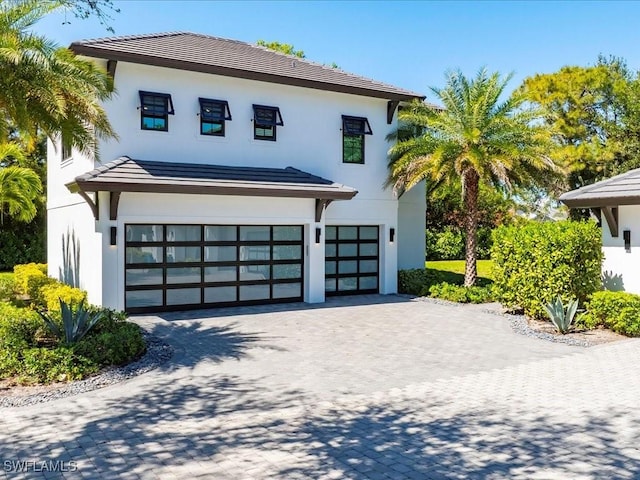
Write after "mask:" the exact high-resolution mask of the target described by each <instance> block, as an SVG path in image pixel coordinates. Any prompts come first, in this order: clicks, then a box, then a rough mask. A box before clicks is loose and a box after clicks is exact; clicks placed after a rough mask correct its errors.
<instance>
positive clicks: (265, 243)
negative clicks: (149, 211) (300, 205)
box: [125, 224, 303, 313]
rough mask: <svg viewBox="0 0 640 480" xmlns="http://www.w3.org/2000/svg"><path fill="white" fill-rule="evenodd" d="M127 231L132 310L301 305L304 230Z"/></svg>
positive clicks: (188, 227)
mask: <svg viewBox="0 0 640 480" xmlns="http://www.w3.org/2000/svg"><path fill="white" fill-rule="evenodd" d="M125 228H126V245H125V252H126V253H125V309H126V310H127V311H128V312H132V313H137V312H152V311H153V312H155V311H163V310H183V309H190V308H205V307H215V306H230V305H255V304H262V303H275V302H292V301H302V292H303V288H302V282H303V280H302V279H303V260H302V258H303V257H302V254H303V230H302V226H300V225H271V226H270V225H146V224H136V225H132V224H128V225H126V226H125Z"/></svg>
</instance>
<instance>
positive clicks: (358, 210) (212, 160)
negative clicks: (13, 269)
mask: <svg viewBox="0 0 640 480" xmlns="http://www.w3.org/2000/svg"><path fill="white" fill-rule="evenodd" d="M70 48H71V50H73V51H74V52H75V53H76V54H78V55H81V56H83V57H86V58H90V59H92V60H93V61H95V62H97V63H99V64H100V65H102V66H104V68H105V69H107V71H108V72H109V74H110V75H112V77H113V79H114V84H115V89H116V93H115V94H114V96H113V98H111V99H110V100H108V101H107V102H105V104H104V108H105V110H106V112H107V114H108V116H109V119H110V121H111V123H112V125H113V127H114V128H115V130H116V132H117V134H118V137H119V138H118V139H117V140H107V141H99V144H98V151H99V154H100V157H99V159H97V158H87V157H86V156H83V155H81V154H79V152H77V151H70V152H69V151H66V150H65V149H63V148H62V147H61V144H60V141H58V142H57V144H56V143H52V142H50V144H49V148H48V201H47V209H48V264H49V273H50V275H51V276H54V277H59V278H60V279H61V280H63V281H66V282H68V283H74V284H77V285H79V286H80V287H81V288H83V289H85V290H87V292H88V295H89V301H90V302H92V303H95V304H99V305H104V306H107V307H111V308H116V309H124V310H127V311H129V312H145V311H163V310H172V309H189V308H202V307H215V306H229V305H244V304H260V303H269V302H285V301H286V302H293V301H304V302H311V303H314V302H323V301H324V300H325V296H327V295H341V294H357V293H371V292H379V293H383V294H390V293H395V292H396V288H397V285H396V284H397V271H398V269H399V268H416V267H418V268H420V267H423V266H424V229H425V215H424V211H425V191H424V185H421V186H418V187H416V188H414V189H413V190H412V191H410V192H408V193H406V194H405V195H403V196H402V197H401V198H400V199H398V198H396V196H394V193H393V192H392V191H391V190H390V189H388V188H384V187H383V184H384V181H385V178H386V176H387V151H388V149H389V146H390V145H389V143H388V141H387V140H386V137H387V135H388V134H389V133H390V132H392V131H393V130H394V129H395V128H396V114H397V113H396V112H397V107H398V105H399V103H400V102H403V101H409V100H412V99H415V98H423V97H422V96H421V95H420V94H418V93H414V92H411V91H407V90H404V89H401V88H397V87H394V86H390V85H387V84H383V83H380V82H377V81H374V80H370V79H367V78H363V77H359V76H356V75H352V74H349V73H346V72H343V71H341V70H338V69H332V68H328V67H324V66H322V65H319V64H315V63H312V62H309V61H307V60H304V59H299V58H295V57H292V56H287V55H283V54H280V53H276V52H272V51H269V50H267V49H265V48H262V47H257V46H255V45H251V44H248V43H244V42H239V41H234V40H227V39H221V38H216V37H211V36H206V35H199V34H194V33H183V32H178V33H163V34H151V35H139V36H127V37H112V38H101V39H96V40H88V41H80V42H75V43H73V44H72V45H71V47H70Z"/></svg>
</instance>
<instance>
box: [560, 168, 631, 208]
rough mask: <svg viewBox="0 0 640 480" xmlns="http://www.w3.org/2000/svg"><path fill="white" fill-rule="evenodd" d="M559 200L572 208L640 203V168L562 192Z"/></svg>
mask: <svg viewBox="0 0 640 480" xmlns="http://www.w3.org/2000/svg"><path fill="white" fill-rule="evenodd" d="M560 201H562V202H563V203H564V204H566V205H567V206H569V207H574V208H591V207H605V206H618V205H640V168H638V169H635V170H630V171H628V172H626V173H623V174H621V175H617V176H615V177H611V178H608V179H606V180H602V181H600V182H597V183H594V184H592V185H587V186H585V187H582V188H578V189H577V190H572V191H570V192H567V193H564V194H562V195H561V196H560Z"/></svg>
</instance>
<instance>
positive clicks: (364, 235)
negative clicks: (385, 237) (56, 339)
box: [325, 225, 380, 295]
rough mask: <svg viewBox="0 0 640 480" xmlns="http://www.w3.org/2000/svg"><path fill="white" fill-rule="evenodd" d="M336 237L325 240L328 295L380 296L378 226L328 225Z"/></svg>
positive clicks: (328, 229)
mask: <svg viewBox="0 0 640 480" xmlns="http://www.w3.org/2000/svg"><path fill="white" fill-rule="evenodd" d="M325 229H326V230H327V231H332V230H334V231H336V232H337V238H335V237H333V238H330V237H329V235H327V238H326V239H325V292H326V293H327V295H340V294H345V295H346V294H349V295H351V294H354V293H377V292H378V283H379V277H378V272H379V258H378V242H379V233H380V230H379V227H377V226H374V225H362V226H355V225H354V226H351V225H349V226H346V225H345V226H327V227H325Z"/></svg>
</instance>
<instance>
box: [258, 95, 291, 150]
mask: <svg viewBox="0 0 640 480" xmlns="http://www.w3.org/2000/svg"><path fill="white" fill-rule="evenodd" d="M260 110H263V111H269V112H272V114H273V120H272V121H269V122H264V121H263V122H258V111H260ZM278 126H280V127H282V126H284V121H283V120H282V114H281V113H280V108H279V107H272V106H268V105H256V104H255V103H254V104H253V139H254V140H267V141H272V142H275V141H276V139H277V127H278ZM265 127H267V128H268V127H271V128H273V136H269V135H258V133H257V129H258V128H263V129H264V128H265Z"/></svg>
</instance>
